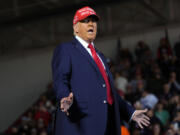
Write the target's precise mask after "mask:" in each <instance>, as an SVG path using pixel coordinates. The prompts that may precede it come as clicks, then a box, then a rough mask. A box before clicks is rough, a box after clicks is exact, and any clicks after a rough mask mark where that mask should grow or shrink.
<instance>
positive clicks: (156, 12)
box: [137, 0, 169, 24]
mask: <svg viewBox="0 0 180 135" xmlns="http://www.w3.org/2000/svg"><path fill="white" fill-rule="evenodd" d="M137 2H139V3H140V4H141V5H143V6H144V7H145V8H146V9H148V10H149V11H151V12H152V13H153V14H154V15H155V16H157V17H158V18H159V19H160V23H162V24H167V23H168V21H169V19H168V18H167V17H166V16H164V15H163V14H162V13H161V12H159V11H158V10H157V9H156V8H155V7H153V6H152V5H151V4H149V2H147V1H145V0H137Z"/></svg>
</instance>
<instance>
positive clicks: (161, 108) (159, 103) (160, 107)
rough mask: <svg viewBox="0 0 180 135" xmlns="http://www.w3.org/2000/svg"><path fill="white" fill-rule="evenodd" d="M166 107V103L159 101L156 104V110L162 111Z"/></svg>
mask: <svg viewBox="0 0 180 135" xmlns="http://www.w3.org/2000/svg"><path fill="white" fill-rule="evenodd" d="M163 109H164V104H163V103H162V102H161V101H159V102H158V103H157V105H156V111H158V112H161V111H162V110H163Z"/></svg>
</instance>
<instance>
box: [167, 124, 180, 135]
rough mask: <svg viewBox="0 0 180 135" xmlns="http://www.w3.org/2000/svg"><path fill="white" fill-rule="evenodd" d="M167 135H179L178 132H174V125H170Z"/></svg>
mask: <svg viewBox="0 0 180 135" xmlns="http://www.w3.org/2000/svg"><path fill="white" fill-rule="evenodd" d="M165 135H178V134H177V132H176V130H174V125H173V124H170V125H169V127H168V128H167V130H166V132H165Z"/></svg>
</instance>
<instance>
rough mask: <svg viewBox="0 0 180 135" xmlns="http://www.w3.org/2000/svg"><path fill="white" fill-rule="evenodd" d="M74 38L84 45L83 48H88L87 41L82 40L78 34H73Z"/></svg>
mask: <svg viewBox="0 0 180 135" xmlns="http://www.w3.org/2000/svg"><path fill="white" fill-rule="evenodd" d="M75 38H76V39H77V40H78V41H79V42H80V43H81V44H82V45H83V46H84V47H85V48H88V45H89V43H87V42H86V41H85V40H83V39H82V38H81V37H79V36H77V35H76V36H75ZM91 44H92V45H93V46H94V43H93V42H92V43H91Z"/></svg>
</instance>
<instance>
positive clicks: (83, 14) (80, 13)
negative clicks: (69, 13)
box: [73, 6, 99, 24]
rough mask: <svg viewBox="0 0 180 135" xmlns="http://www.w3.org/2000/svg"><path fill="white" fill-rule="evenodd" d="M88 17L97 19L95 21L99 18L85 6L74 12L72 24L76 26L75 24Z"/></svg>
mask: <svg viewBox="0 0 180 135" xmlns="http://www.w3.org/2000/svg"><path fill="white" fill-rule="evenodd" d="M88 16H94V17H96V18H97V20H99V16H98V15H97V14H96V12H95V11H94V10H93V9H92V8H90V7H88V6H86V7H83V8H81V9H79V10H77V11H76V13H75V15H74V19H73V24H76V23H77V22H79V21H81V20H83V19H85V18H87V17H88Z"/></svg>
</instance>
